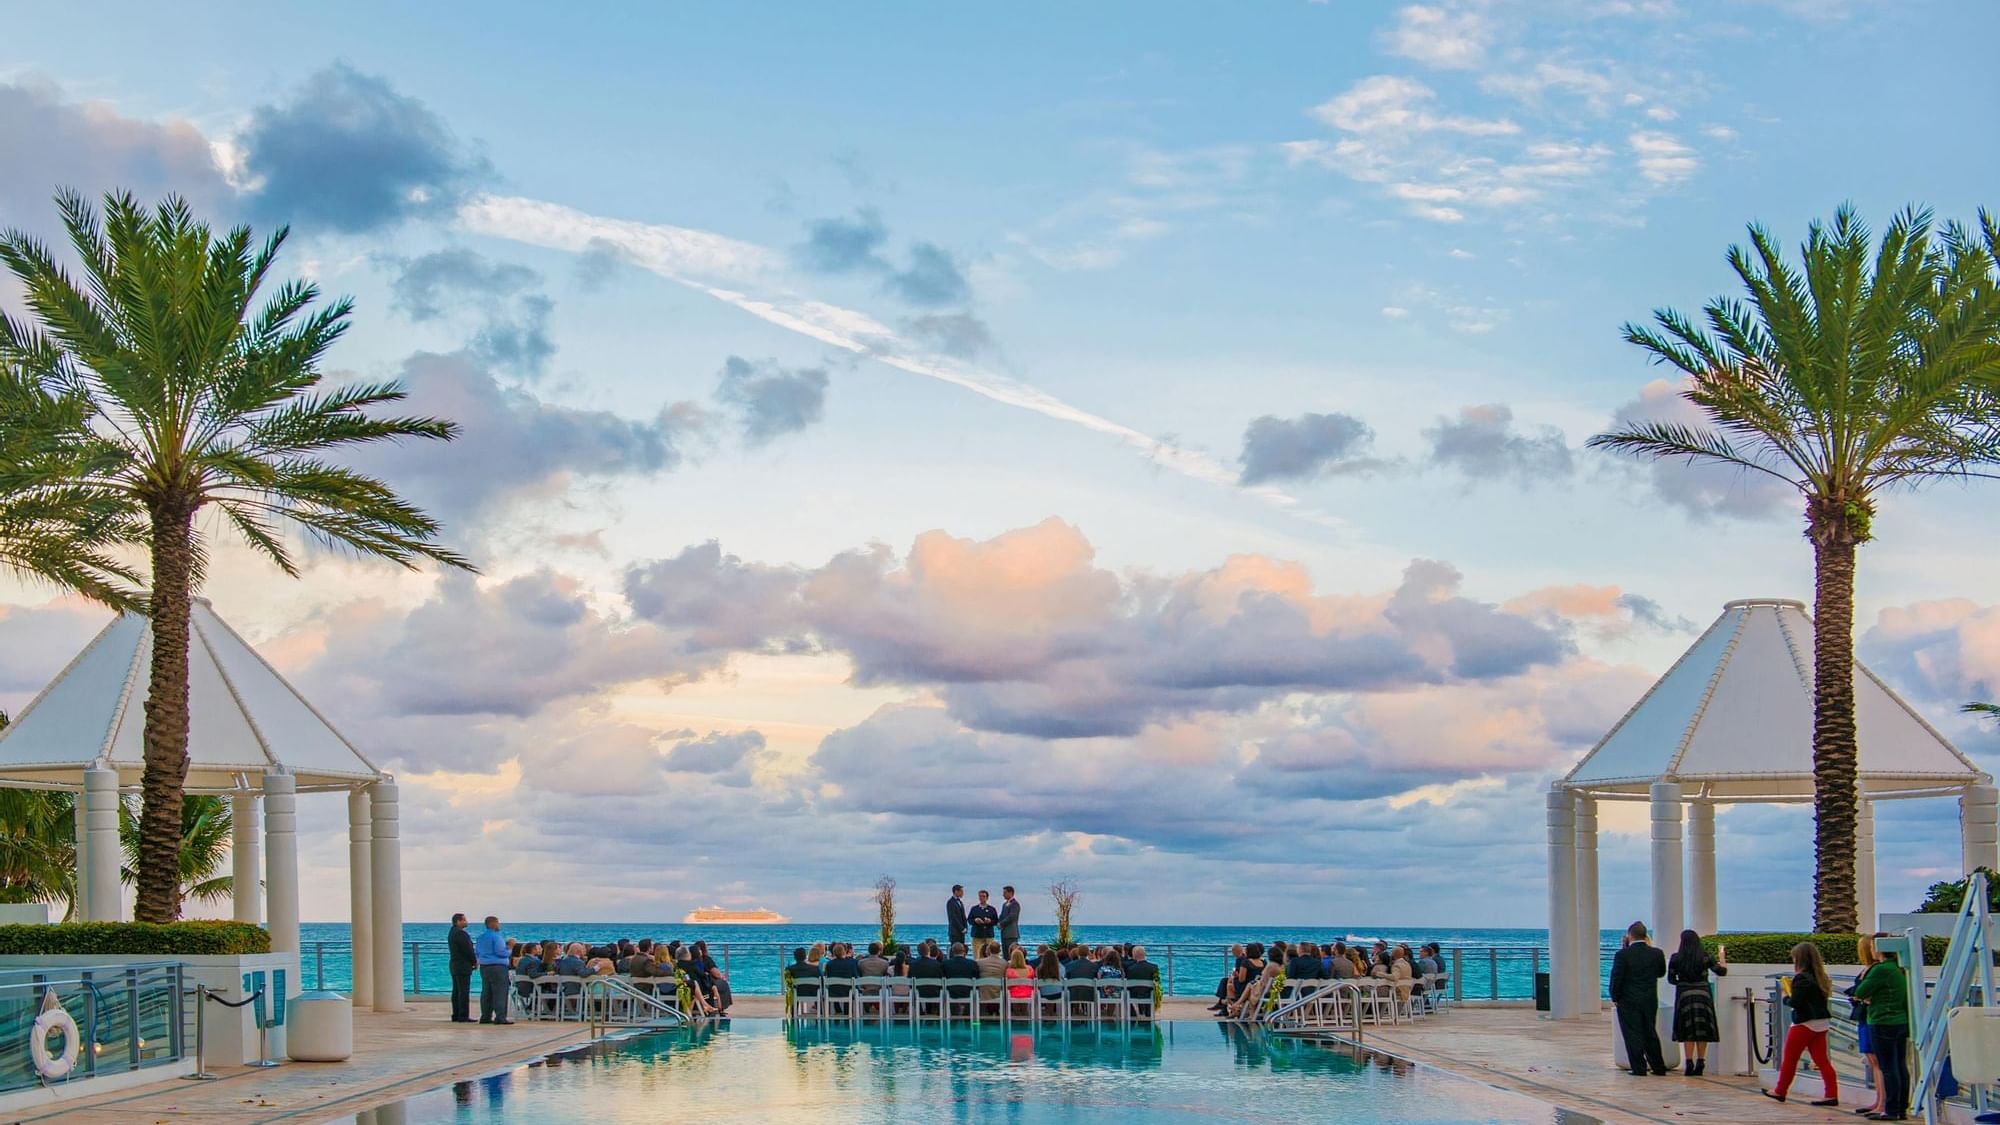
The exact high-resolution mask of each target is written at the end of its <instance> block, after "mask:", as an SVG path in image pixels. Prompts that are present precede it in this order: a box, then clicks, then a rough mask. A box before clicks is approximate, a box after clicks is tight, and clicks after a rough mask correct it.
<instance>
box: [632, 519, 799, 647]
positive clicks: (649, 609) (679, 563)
mask: <svg viewBox="0 0 2000 1125" xmlns="http://www.w3.org/2000/svg"><path fill="white" fill-rule="evenodd" d="M799 583H800V574H799V572H798V571H797V570H795V569H794V568H791V567H781V566H766V565H764V564H761V563H746V562H744V561H743V560H742V559H740V558H737V557H736V556H735V555H726V554H724V553H723V551H722V546H721V544H719V543H717V542H715V541H714V540H710V541H708V542H707V543H700V544H696V545H694V546H691V547H688V548H686V549H684V550H682V551H681V552H680V553H679V554H677V555H675V556H673V557H672V558H666V559H656V560H653V561H651V562H647V563H641V564H637V565H634V566H631V567H628V568H627V569H626V571H625V574H624V586H623V592H624V595H625V600H626V602H627V604H629V605H630V606H631V607H632V612H633V613H634V614H636V615H637V616H639V617H640V618H642V619H644V620H648V621H654V622H659V623H661V624H665V625H670V626H672V627H674V628H676V629H679V630H683V631H685V632H686V633H687V634H688V635H689V636H690V637H692V638H693V639H694V641H695V642H696V643H697V644H699V645H700V646H701V647H703V648H705V649H729V650H736V651H742V652H759V651H800V652H802V651H810V648H811V646H810V645H809V644H807V643H806V642H805V640H804V639H803V638H802V637H801V636H800V634H801V632H802V628H801V623H800V622H801V617H800V609H799Z"/></svg>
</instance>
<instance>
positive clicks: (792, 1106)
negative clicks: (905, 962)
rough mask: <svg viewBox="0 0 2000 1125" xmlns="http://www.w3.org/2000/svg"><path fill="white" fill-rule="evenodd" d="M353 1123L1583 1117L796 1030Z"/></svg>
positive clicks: (676, 1040) (1253, 1052) (571, 1072)
mask: <svg viewBox="0 0 2000 1125" xmlns="http://www.w3.org/2000/svg"><path fill="white" fill-rule="evenodd" d="M352 1120H353V1121H354V1122H355V1125H444V1123H447V1122H449V1123H452V1125H503V1123H504V1125H556V1123H558V1122H561V1123H569V1122H587V1123H589V1125H628V1123H634V1125H636V1123H638V1122H645V1123H647V1125H653V1123H655V1122H661V1121H677V1120H696V1121H705V1122H717V1121H723V1122H728V1121H801V1122H804V1121H810V1122H816V1123H823V1122H829V1121H838V1122H916V1123H922V1122H968V1121H982V1122H983V1121H1006V1122H1010V1123H1015V1125H1043V1123H1050V1122H1080V1123H1089V1125H1129V1123H1136V1122H1147V1123H1155V1122H1173V1121H1249V1122H1272V1123H1277V1122H1285V1123H1294V1122H1308V1121H1313V1122H1317V1121H1330V1122H1352V1123H1378V1122H1379V1123H1382V1125H1471V1123H1474V1122H1479V1123H1487V1122H1493V1123H1510V1125H1511V1123H1530V1122H1532V1123H1535V1125H1588V1123H1592V1122H1594V1121H1595V1119H1594V1118H1590V1117H1585V1116H1581V1115H1578V1114H1575V1113H1569V1112H1566V1111H1563V1110H1559V1109H1556V1108H1553V1107H1551V1106H1547V1105H1543V1104H1541V1103H1539V1102H1535V1101H1533V1100H1531V1099H1528V1098H1524V1097H1521V1096H1519V1095H1516V1094H1511V1093H1508V1092H1505V1091H1502V1090H1497V1089H1494V1088H1492V1087H1490V1086H1484V1085H1481V1084H1479V1083H1476V1082H1472V1081H1469V1080H1466V1079H1463V1078H1459V1077H1458V1076H1456V1075H1452V1074H1448V1073H1446V1072H1444V1071H1441V1070H1437V1069H1434V1068H1431V1067H1427V1066H1420V1065H1415V1064H1412V1063H1409V1062H1406V1061H1403V1060H1401V1059H1395V1058H1391V1057H1390V1056H1387V1055H1380V1054H1376V1053H1374V1052H1369V1051H1365V1050H1361V1049H1358V1048H1353V1047H1347V1046H1341V1045H1323V1044H1319V1043H1314V1042H1307V1041H1303V1040H1297V1039H1289V1038H1285V1037H1281V1036H1273V1035H1270V1034H1268V1033H1265V1032H1264V1031H1262V1030H1261V1029H1258V1028H1243V1027H1236V1026H1231V1025H1227V1024H1216V1023H1206V1022H1204V1023H1178V1024H1177V1023H1164V1024H1161V1025H1159V1026H1157V1027H1150V1028H1138V1029H1132V1030H1119V1029H1115V1028H1107V1029H1103V1030H1088V1029H1073V1030H1064V1029H1043V1030H1041V1031H1040V1032H1034V1031H1027V1030H1018V1029H1017V1030H1011V1031H1010V1030H1003V1029H1001V1028H998V1027H984V1028H977V1027H975V1028H966V1027H955V1028H951V1029H949V1030H946V1029H940V1028H937V1027H934V1026H932V1027H924V1028H921V1029H918V1028H912V1027H910V1026H909V1025H902V1026H894V1025H892V1026H888V1027H880V1026H864V1027H860V1028H850V1027H846V1026H836V1027H827V1028H822V1027H817V1026H812V1025H805V1026H791V1025H787V1024H784V1023H782V1022H781V1021H778V1020H736V1021H734V1022H733V1023H731V1024H729V1025H727V1026H721V1027H716V1026H705V1027H697V1028H689V1029H680V1030H672V1031H661V1032H651V1033H647V1034H642V1035H637V1036H633V1037H630V1038H625V1039H619V1040H612V1041H606V1042H600V1043H598V1044H595V1045H592V1046H588V1047H581V1048H578V1049H575V1050H572V1051H567V1052H563V1053H560V1054H557V1055H552V1056H550V1057H548V1058H546V1059H542V1060H538V1061H536V1062H534V1063H530V1064H527V1065H523V1066H519V1067H515V1068H513V1069H511V1070H506V1071H502V1072H499V1073H496V1074H492V1075H488V1076H486V1077H484V1078H478V1079H473V1080H470V1081H465V1082H459V1083H456V1084H454V1085H452V1086H448V1087H444V1088H441V1089H438V1090H433V1091H430V1092H428V1093H424V1094H419V1095H417V1096H415V1097H412V1098H409V1099H407V1100H405V1101H402V1102H397V1103H394V1104H392V1105H387V1106H382V1107H379V1108H377V1109H373V1110H369V1111H367V1112H365V1113H362V1114H359V1115H357V1116H356V1117H354V1118H353V1119H352Z"/></svg>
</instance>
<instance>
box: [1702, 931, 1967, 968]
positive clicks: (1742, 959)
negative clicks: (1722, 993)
mask: <svg viewBox="0 0 2000 1125" xmlns="http://www.w3.org/2000/svg"><path fill="white" fill-rule="evenodd" d="M1860 940H1861V935H1860V934H1711V935H1710V936H1708V937H1705V938H1702V939H1701V944H1702V945H1703V946H1705V947H1706V948H1707V949H1708V950H1709V952H1711V953H1713V952H1714V951H1715V947H1716V946H1718V945H1726V946H1728V947H1729V959H1730V960H1731V961H1733V962H1735V963H1736V964H1739V965H1789V964H1791V963H1792V947H1793V946H1795V945H1797V944H1799V943H1800V942H1802V941H1804V942H1811V943H1812V944H1814V945H1817V946H1819V953H1820V956H1821V957H1824V958H1826V963H1827V964H1829V965H1852V964H1855V963H1857V962H1858V961H1859V960H1860V952H1859V949H1858V947H1857V945H1856V943H1857V942H1859V941H1860ZM1949 944H1951V943H1950V942H1948V941H1946V940H1945V939H1944V938H1934V937H1927V938H1925V939H1924V964H1926V965H1941V964H1943V963H1944V951H1945V947H1946V946H1947V945H1949Z"/></svg>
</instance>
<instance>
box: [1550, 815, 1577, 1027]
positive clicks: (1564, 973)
mask: <svg viewBox="0 0 2000 1125" xmlns="http://www.w3.org/2000/svg"><path fill="white" fill-rule="evenodd" d="M1548 811H1549V1017H1550V1018H1551V1019H1559V1020H1561V1019H1570V1018H1573V1017H1575V1016H1576V1015H1578V1014H1580V1013H1579V1007H1578V1005H1577V1002H1576V950H1577V933H1576V803H1575V799H1574V798H1572V797H1571V796H1570V795H1569V791H1568V790H1567V789H1563V788H1560V787H1557V788H1554V789H1550V790H1549V798H1548Z"/></svg>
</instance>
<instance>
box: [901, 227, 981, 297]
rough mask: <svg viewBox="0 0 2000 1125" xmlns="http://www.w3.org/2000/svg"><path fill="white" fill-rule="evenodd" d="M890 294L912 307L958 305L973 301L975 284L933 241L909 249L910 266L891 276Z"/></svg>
mask: <svg viewBox="0 0 2000 1125" xmlns="http://www.w3.org/2000/svg"><path fill="white" fill-rule="evenodd" d="M888 284H889V288H890V290H891V291H893V292H894V293H895V294H896V295H897V296H899V297H901V298H902V299H903V300H905V301H908V302H909V303H911V304H913V305H924V306H929V307H935V306H938V305H955V304H960V303H962V302H965V301H969V300H971V299H972V284H971V283H970V282H968V281H967V280H966V279H965V274H964V272H963V271H961V270H960V269H959V268H958V263H957V262H955V261H953V260H952V257H951V255H950V254H949V253H947V252H946V251H945V249H944V248H943V247H941V246H939V245H937V244H936V243H934V242H919V243H917V244H916V245H914V246H912V247H910V264H909V266H907V267H906V268H904V269H900V270H897V271H895V272H893V273H891V274H890V275H889V278H888Z"/></svg>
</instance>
